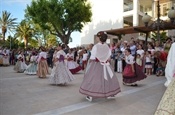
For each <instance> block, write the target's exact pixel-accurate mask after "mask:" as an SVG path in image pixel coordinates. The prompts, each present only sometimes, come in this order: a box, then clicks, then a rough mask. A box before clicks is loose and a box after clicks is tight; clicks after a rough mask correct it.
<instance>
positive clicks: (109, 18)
mask: <svg viewBox="0 0 175 115" xmlns="http://www.w3.org/2000/svg"><path fill="white" fill-rule="evenodd" d="M89 2H90V3H91V5H92V12H93V15H92V22H90V23H88V24H87V25H85V26H84V28H83V30H82V32H81V34H80V37H81V44H89V43H94V35H95V34H96V33H97V32H98V31H101V30H109V29H116V28H122V27H123V0H89Z"/></svg>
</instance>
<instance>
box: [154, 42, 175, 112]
mask: <svg viewBox="0 0 175 115" xmlns="http://www.w3.org/2000/svg"><path fill="white" fill-rule="evenodd" d="M165 77H166V78H167V81H166V82H165V86H166V87H167V89H166V91H165V93H164V95H163V97H162V99H161V101H160V103H159V105H158V107H157V110H156V112H155V115H175V43H173V44H172V45H171V48H170V50H169V54H168V57H167V65H166V68H165Z"/></svg>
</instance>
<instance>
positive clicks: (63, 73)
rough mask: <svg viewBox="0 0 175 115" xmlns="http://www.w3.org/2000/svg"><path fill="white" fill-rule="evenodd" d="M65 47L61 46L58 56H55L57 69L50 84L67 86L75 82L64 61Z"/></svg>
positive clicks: (51, 77) (52, 74) (53, 72)
mask: <svg viewBox="0 0 175 115" xmlns="http://www.w3.org/2000/svg"><path fill="white" fill-rule="evenodd" d="M64 48H65V45H64V44H62V45H59V46H58V48H57V50H58V52H57V54H56V56H55V67H54V70H53V71H52V73H51V75H50V78H49V79H50V83H51V84H55V85H66V84H67V83H69V82H71V81H72V80H74V76H73V75H72V73H71V72H70V71H69V69H68V68H67V65H66V63H65V61H64V59H65V57H66V53H65V52H64V51H63V49H64Z"/></svg>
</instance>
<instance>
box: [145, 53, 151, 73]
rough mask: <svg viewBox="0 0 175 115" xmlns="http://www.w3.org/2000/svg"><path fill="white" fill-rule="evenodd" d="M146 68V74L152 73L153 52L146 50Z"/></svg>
mask: <svg viewBox="0 0 175 115" xmlns="http://www.w3.org/2000/svg"><path fill="white" fill-rule="evenodd" d="M145 69H146V74H147V75H151V74H152V63H151V52H150V51H146V55H145Z"/></svg>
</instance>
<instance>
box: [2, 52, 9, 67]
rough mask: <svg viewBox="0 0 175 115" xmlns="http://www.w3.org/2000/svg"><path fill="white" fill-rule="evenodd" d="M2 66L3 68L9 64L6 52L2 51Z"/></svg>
mask: <svg viewBox="0 0 175 115" xmlns="http://www.w3.org/2000/svg"><path fill="white" fill-rule="evenodd" d="M3 65H4V66H8V65H10V63H9V55H8V53H7V50H4V53H3Z"/></svg>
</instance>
